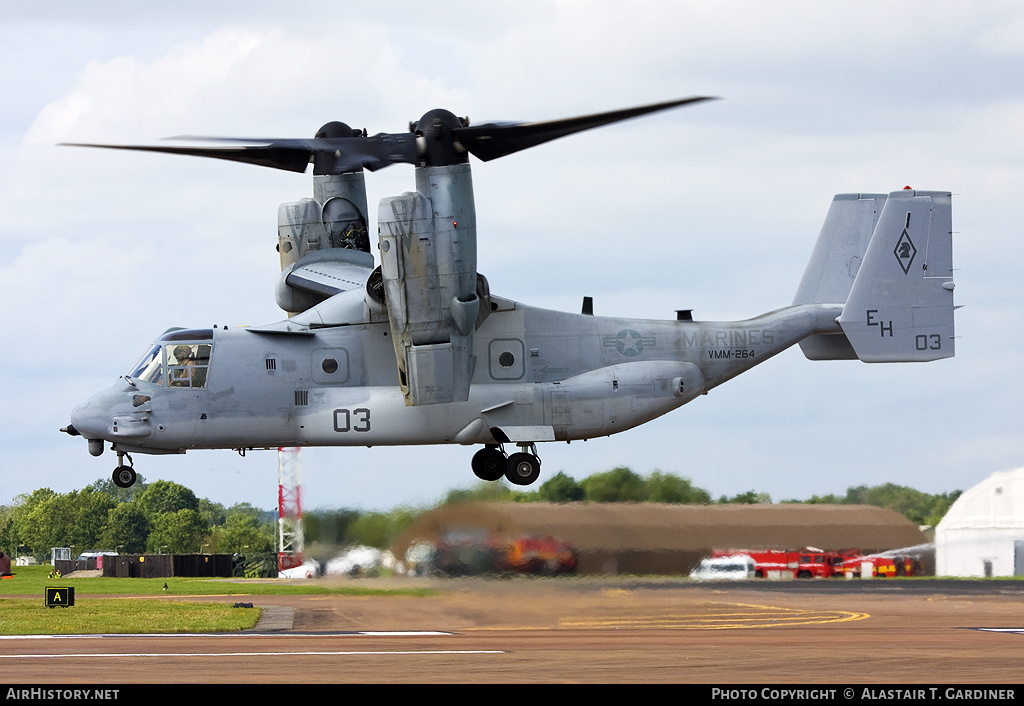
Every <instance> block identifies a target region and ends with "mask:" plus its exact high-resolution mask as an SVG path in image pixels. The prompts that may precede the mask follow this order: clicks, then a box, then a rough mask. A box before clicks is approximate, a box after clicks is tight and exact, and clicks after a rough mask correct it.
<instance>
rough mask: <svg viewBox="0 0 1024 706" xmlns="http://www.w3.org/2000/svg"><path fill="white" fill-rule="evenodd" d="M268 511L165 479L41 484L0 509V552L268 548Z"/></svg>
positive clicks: (214, 551)
mask: <svg viewBox="0 0 1024 706" xmlns="http://www.w3.org/2000/svg"><path fill="white" fill-rule="evenodd" d="M274 528H275V522H274V515H273V513H268V512H265V511H263V510H260V509H258V508H255V507H252V506H251V505H249V504H248V503H240V504H237V505H232V506H231V507H229V508H225V507H224V506H223V505H220V504H219V503H214V502H211V501H209V500H206V499H201V498H197V497H196V495H195V493H194V492H192V491H191V490H190V489H188V488H186V487H185V486H183V485H180V484H178V483H173V482H171V481H164V480H158V481H155V482H153V483H146V481H145V479H144V478H142V477H139V479H138V480H137V482H136V484H135V485H134V486H132V487H131V488H118V487H117V486H116V485H114V483H113V482H112V481H110V480H98V481H96V482H95V483H93V484H91V485H89V486H87V487H85V488H83V489H82V490H73V491H71V492H69V493H56V492H54V491H52V490H50V489H49V488H41V489H39V490H36V491H33V492H32V493H29V494H25V495H20V496H18V497H17V498H15V502H14V503H13V504H12V505H11V506H9V507H3V508H0V551H3V552H5V553H7V554H10V555H21V554H26V555H31V556H35V557H36V558H37V559H45V558H48V557H49V555H50V549H51V548H53V547H68V548H71V550H72V558H74V557H76V556H78V555H79V554H81V553H82V552H86V551H94V550H96V551H98V550H109V551H116V552H118V553H119V554H146V553H150V554H189V553H200V552H203V553H209V554H224V553H227V554H234V553H246V552H252V553H260V552H270V551H273V550H274Z"/></svg>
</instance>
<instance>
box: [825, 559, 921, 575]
mask: <svg viewBox="0 0 1024 706" xmlns="http://www.w3.org/2000/svg"><path fill="white" fill-rule="evenodd" d="M842 571H843V573H844V574H845V575H847V576H850V577H853V578H867V577H872V578H885V577H889V578H891V577H893V576H919V575H920V574H921V564H920V562H919V561H918V560H917V559H915V558H913V557H909V556H875V555H871V556H861V555H860V554H859V553H852V554H851V556H849V557H847V559H846V560H845V561H844V562H843V566H842Z"/></svg>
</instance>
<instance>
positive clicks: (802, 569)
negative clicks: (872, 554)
mask: <svg viewBox="0 0 1024 706" xmlns="http://www.w3.org/2000/svg"><path fill="white" fill-rule="evenodd" d="M736 554H746V555H748V556H750V557H751V558H752V559H753V560H754V566H755V569H754V575H755V576H757V578H762V579H763V578H771V579H805V578H806V579H811V578H815V579H827V578H833V577H836V576H842V575H843V560H844V558H845V557H844V556H843V555H842V554H841V553H839V552H826V551H821V550H819V549H813V548H806V549H801V550H800V551H785V550H778V549H767V550H747V549H727V550H715V551H714V552H713V553H712V556H716V557H718V556H734V555H736Z"/></svg>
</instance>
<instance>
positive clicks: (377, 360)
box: [63, 97, 955, 487]
mask: <svg viewBox="0 0 1024 706" xmlns="http://www.w3.org/2000/svg"><path fill="white" fill-rule="evenodd" d="M703 100H707V99H706V98H702V97H696V98H687V99H683V100H677V101H671V102H667V103H659V104H655V105H648V106H642V107H638V108H633V109H627V110H619V111H613V112H609V113H601V114H597V115H590V116H584V117H577V118H569V119H565V120H556V121H550V122H539V123H487V124H483V125H470V124H469V121H468V120H467V119H463V118H458V117H456V116H455V115H454V114H452V113H450V112H448V111H446V110H432V111H430V112H428V113H427V114H426V115H424V116H423V117H422V118H421V119H420V120H419V121H418V122H417V123H416V124H415V125H413V124H410V126H409V127H410V130H409V132H408V133H401V134H385V133H381V134H378V135H373V136H368V135H367V133H366V131H365V130H362V131H359V130H353V129H352V128H350V127H349V126H347V125H345V124H344V123H337V122H334V123H329V124H327V125H325V126H324V127H323V128H321V129H320V131H319V132H318V133H317V135H316V136H315V137H314V138H313V139H309V140H302V139H270V140H251V139H244V140H243V139H235V138H178V139H187V140H188V141H189V142H190V143H193V144H190V145H188V146H184V145H168V144H162V145H157V146H137V145H85V144H80V143H79V146H88V147H111V148H115V149H128V150H142V151H153V152H165V153H173V154H186V155H194V156H202V157H213V158H218V159H228V160H234V161H239V162H246V163H250V164H257V165H262V166H267V167H273V168H277V169H285V170H291V171H296V172H303V171H305V170H306V168H307V166H308V165H309V163H310V162H312V164H313V198H305V199H302V200H300V201H298V202H295V203H286V204H282V205H281V207H280V209H279V211H278V240H279V243H278V250H279V252H280V257H281V266H282V273H281V277H280V280H279V281H278V283H277V288H276V299H277V303H278V305H279V306H280V307H281V308H282V309H283V310H284V311H285V312H287V313H288V314H289V316H288V318H286V319H284V320H282V321H279V322H277V323H272V324H268V325H265V326H254V327H246V328H234V329H229V328H227V327H224V328H223V329H220V328H213V329H209V328H202V329H178V328H173V329H168V330H167V331H166V332H165V333H163V334H162V335H161V336H159V337H158V338H157V339H156V341H154V342H153V343H152V344H151V345H150V346H149V348H148V349H147V350H146V352H145V353H144V355H143V356H142V358H141V359H140V360H139V362H138V363H137V364H136V365H135V366H134V367H133V368H131V370H130V371H129V372H128V373H127V374H126V375H124V376H122V377H121V378H120V379H119V380H118V382H116V383H115V384H114V385H112V386H111V387H109V388H108V389H106V390H104V391H102V392H100V393H98V394H96V395H95V396H93V397H92V398H90V399H89V400H88V401H86V402H85V403H83V404H81V405H79V406H78V407H76V408H75V409H74V411H73V412H72V413H71V424H70V425H69V426H67V427H65V428H64V429H63V431H66V432H67V433H69V434H71V435H74V436H78V435H81V436H82V437H84V438H85V439H86V440H87V441H88V445H89V452H90V453H91V454H93V455H94V456H99V455H100V454H102V453H103V450H104V446H105V443H106V442H110V443H111V444H112V449H113V451H115V452H116V453H117V458H118V466H117V468H116V469H115V470H114V473H113V479H114V482H115V483H116V484H117V485H119V486H121V487H127V486H130V485H132V484H133V483H134V482H135V478H136V474H135V471H134V470H133V467H132V459H131V456H130V454H131V453H150V454H168V453H185V452H186V451H187V450H190V449H235V450H237V451H239V452H240V453H244V452H245V451H246V450H249V449H255V448H277V447H284V446H294V447H302V446H356V445H358V446H373V445H409V444H463V445H466V446H472V445H481V446H482V448H481V449H480V450H478V451H477V452H476V454H475V455H474V456H473V459H472V468H473V472H474V473H475V474H476V475H477V476H478V477H479V478H482V479H484V480H491V481H493V480H498V479H499V478H502V477H505V478H507V479H508V480H509V481H510V482H512V483H514V484H517V485H529V484H530V483H533V482H534V481H536V480H537V478H538V476H539V474H540V465H541V464H540V459H539V458H538V456H537V450H536V444H537V443H538V442H544V441H566V442H569V441H573V440H577V439H588V438H593V437H600V436H608V435H610V434H615V433H618V432H621V431H625V430H627V429H630V428H632V427H635V426H638V425H640V424H643V423H645V422H648V421H650V420H652V419H654V418H656V417H659V416H661V415H663V414H665V413H666V412H669V411H671V410H673V409H676V408H677V407H679V406H681V405H683V404H686V403H687V402H690V401H691V400H693V399H695V398H697V397H698V396H700V395H703V394H707V393H708V392H709V391H710V390H711V389H713V388H715V387H717V386H718V385H721V384H722V383H724V382H726V381H727V380H730V379H732V378H734V377H736V376H737V375H739V374H740V373H742V372H745V371H747V370H749V369H750V368H752V367H754V366H755V365H757V364H759V363H762V362H764V361H765V360H767V359H769V358H771V357H772V356H774V355H776V354H777V353H779V352H780V351H782V350H784V349H786V348H788V347H790V346H792V345H794V344H799V345H800V346H801V348H802V349H803V352H804V354H805V355H806V356H807V357H808V358H810V359H812V360H835V359H850V360H856V359H859V360H862V361H866V362H901V361H929V360H936V359H939V358H947V357H950V356H952V355H953V354H954V338H953V310H954V308H955V307H954V305H953V277H952V234H951V231H952V228H951V206H950V194H949V193H948V192H938V191H914V190H911V189H909V187H908V188H906V189H904V190H900V191H895V192H893V193H890V194H888V195H885V194H841V195H838V196H836V197H835V199H834V200H833V201H832V205H831V207H830V209H829V211H828V214H827V216H826V219H825V223H824V226H823V227H822V229H821V233H820V235H819V237H818V241H817V245H816V246H815V248H814V251H813V254H812V256H811V259H810V262H809V264H808V266H807V270H806V272H805V274H804V277H803V280H802V282H801V283H800V285H799V287H798V289H797V293H796V297H795V299H794V301H793V304H792V305H790V306H787V307H783V308H780V309H776V310H774V311H770V312H769V313H766V314H762V315H761V316H757V317H755V318H752V319H747V320H745V321H727V322H709V321H694V320H693V317H692V316H691V315H690V312H688V311H680V312H677V315H676V318H675V320H664V321H659V320H647V319H624V318H612V317H599V316H594V315H593V308H592V304H591V302H590V301H589V299H588V298H584V300H583V307H582V313H579V314H570V313H562V312H558V311H549V310H545V309H539V308H534V307H530V306H527V305H524V304H521V303H519V302H515V301H512V300H509V299H505V298H503V297H500V296H497V295H495V294H492V293H491V292H490V291H489V287H488V284H487V280H486V278H485V277H484V276H483V275H482V274H480V273H479V272H477V264H476V248H477V245H476V240H477V236H476V217H475V209H474V202H473V185H472V179H471V174H470V165H469V155H474V156H476V157H477V158H479V159H481V160H484V161H489V160H492V159H496V158H498V157H502V156H505V155H508V154H512V153H513V152H517V151H519V150H523V149H526V148H528V147H533V146H536V145H539V144H542V143H544V142H547V141H550V140H553V139H557V138H559V137H563V136H566V135H570V134H572V133H575V132H580V131H583V130H588V129H591V128H595V127H599V126H602V125H607V124H609V123H613V122H617V121H620V120H625V119H628V118H633V117H637V116H641V115H645V114H648V113H653V112H655V111H660V110H665V109H668V108H674V107H677V106H683V105H689V104H693V103H697V102H700V101H703ZM396 163H408V164H413V165H414V166H415V183H416V190H415V191H412V192H407V193H404V194H402V195H401V196H393V197H388V198H384V199H383V200H381V202H380V205H379V208H378V219H377V222H378V239H377V248H378V250H379V260H380V264H379V265H378V266H376V267H375V260H374V255H373V253H372V252H371V247H370V238H369V233H368V228H367V226H368V222H369V221H368V218H367V213H368V211H367V205H366V204H367V200H366V188H365V180H364V170H369V171H374V170H376V169H380V168H382V167H385V166H388V165H391V164H396ZM506 447H515V448H516V449H518V450H516V451H515V452H513V453H508V452H506ZM126 461H127V463H126Z"/></svg>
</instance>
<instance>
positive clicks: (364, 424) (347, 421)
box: [334, 407, 370, 432]
mask: <svg viewBox="0 0 1024 706" xmlns="http://www.w3.org/2000/svg"><path fill="white" fill-rule="evenodd" d="M334 431H339V432H346V431H370V410H368V409H366V408H365V407H360V408H359V409H351V410H349V409H336V410H334Z"/></svg>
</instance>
